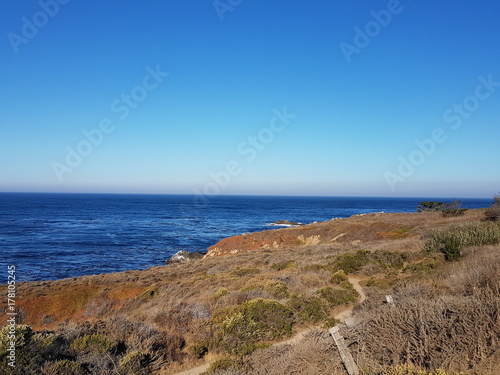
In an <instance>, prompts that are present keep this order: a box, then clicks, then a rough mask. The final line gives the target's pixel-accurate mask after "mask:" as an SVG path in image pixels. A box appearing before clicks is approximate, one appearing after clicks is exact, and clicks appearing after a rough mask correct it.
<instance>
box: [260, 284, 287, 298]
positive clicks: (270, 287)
mask: <svg viewBox="0 0 500 375" xmlns="http://www.w3.org/2000/svg"><path fill="white" fill-rule="evenodd" d="M265 289H266V291H268V292H269V293H270V294H271V295H272V296H273V297H275V298H279V299H283V298H287V297H288V296H289V293H288V286H287V285H286V284H285V283H284V282H282V281H278V282H269V283H267V285H266V288H265Z"/></svg>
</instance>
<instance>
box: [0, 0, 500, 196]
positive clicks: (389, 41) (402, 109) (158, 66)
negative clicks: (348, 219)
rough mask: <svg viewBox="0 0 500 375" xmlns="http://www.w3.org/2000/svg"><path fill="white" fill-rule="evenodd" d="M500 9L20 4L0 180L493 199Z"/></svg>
mask: <svg viewBox="0 0 500 375" xmlns="http://www.w3.org/2000/svg"><path fill="white" fill-rule="evenodd" d="M231 4H232V5H231ZM499 16H500V3H498V2H495V1H485V0H482V1H481V0H480V1H475V2H472V1H457V0H454V1H451V0H443V1H439V2H430V1H415V0H414V1H410V0H401V1H397V0H391V1H359V0H358V1H354V0H338V1H327V0H311V1H305V0H303V1H297V0H289V1H286V2H284V1H283V2H271V1H264V0H253V1H249V0H242V1H238V0H231V1H229V0H220V1H212V0H210V1H202V0H196V1H195V0H182V1H181V0H177V1H168V0H166V1H152V0H150V1H142V2H139V1H97V0H88V1H84V2H83V1H76V0H72V1H69V0H64V1H63V0H41V1H23V2H20V1H3V2H2V3H1V4H0V28H1V32H0V61H1V62H2V64H1V73H0V102H1V106H0V191H53V192H116V193H123V192H131V193H185V194H192V193H194V192H199V193H200V194H204V195H207V196H208V195H213V194H279V195H333V196H334V195H364V196H445V197H491V196H492V195H493V194H494V193H496V192H498V191H499V190H500V174H499V173H498V172H499V168H498V162H499V161H500V147H498V135H499V125H500V105H499V104H500V31H499V28H498V18H499ZM85 134H87V136H86V135H85ZM89 134H90V136H89ZM92 137H94V138H92ZM419 144H420V146H419Z"/></svg>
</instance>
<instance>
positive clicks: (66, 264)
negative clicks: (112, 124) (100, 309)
mask: <svg viewBox="0 0 500 375" xmlns="http://www.w3.org/2000/svg"><path fill="white" fill-rule="evenodd" d="M422 200H431V199H429V198H368V197H367V198H360V197H275V196H272V197H271V196H268V197H266V196H219V197H214V198H211V199H210V202H209V203H208V204H205V203H202V202H196V201H194V200H193V196H188V195H112V194H109V195H106V194H38V193H36V194H35V193H0V255H1V257H0V270H2V269H4V270H6V269H7V265H10V264H14V265H16V267H17V272H16V277H17V278H18V280H20V281H33V280H52V279H61V278H67V277H75V276H82V275H88V274H99V273H106V272H117V271H125V270H133V269H145V268H148V267H151V266H156V265H162V264H165V260H166V259H168V258H170V256H172V255H173V254H174V253H176V252H177V251H179V250H187V251H205V250H206V249H207V247H209V246H211V245H213V244H215V243H216V242H217V241H219V240H221V239H222V238H225V237H229V236H233V235H237V234H241V233H248V232H254V231H261V230H266V229H273V228H275V227H270V226H269V224H270V223H273V222H275V221H277V220H291V221H297V222H302V223H311V222H314V221H325V220H330V219H332V218H342V217H348V216H351V215H354V214H361V213H371V212H380V211H384V212H413V211H415V210H416V206H417V204H418V202H420V201H422ZM435 200H441V201H448V202H449V201H451V200H452V199H439V198H437V199H435ZM462 203H463V207H467V208H479V207H488V206H489V205H490V204H491V199H462ZM3 274H4V275H6V274H7V272H3ZM0 275H1V272H0ZM0 278H1V276H0ZM5 282H6V281H5V280H1V279H0V283H5Z"/></svg>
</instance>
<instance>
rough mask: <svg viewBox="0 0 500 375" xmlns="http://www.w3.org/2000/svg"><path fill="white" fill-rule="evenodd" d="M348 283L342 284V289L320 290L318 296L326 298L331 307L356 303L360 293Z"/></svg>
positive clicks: (328, 288)
mask: <svg viewBox="0 0 500 375" xmlns="http://www.w3.org/2000/svg"><path fill="white" fill-rule="evenodd" d="M347 284H349V283H348V282H344V283H342V285H341V286H342V288H332V287H331V286H327V287H326V288H322V289H319V290H318V291H317V294H318V295H319V296H320V297H321V298H324V299H325V300H326V301H327V302H328V304H329V305H330V306H331V307H336V306H340V305H348V304H349V303H352V302H356V301H357V300H358V298H359V293H358V292H357V291H356V290H355V289H354V288H353V287H352V285H351V284H349V287H348V286H347Z"/></svg>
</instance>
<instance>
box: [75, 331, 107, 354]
mask: <svg viewBox="0 0 500 375" xmlns="http://www.w3.org/2000/svg"><path fill="white" fill-rule="evenodd" d="M70 347H71V349H72V350H74V351H75V353H76V354H77V355H79V354H82V353H96V354H106V353H109V352H111V350H112V349H113V348H114V347H115V344H114V343H113V342H112V341H111V340H110V339H108V338H107V337H105V336H103V335H85V336H83V337H80V338H78V339H76V340H75V341H73V342H72V343H71V346H70Z"/></svg>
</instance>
